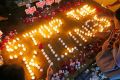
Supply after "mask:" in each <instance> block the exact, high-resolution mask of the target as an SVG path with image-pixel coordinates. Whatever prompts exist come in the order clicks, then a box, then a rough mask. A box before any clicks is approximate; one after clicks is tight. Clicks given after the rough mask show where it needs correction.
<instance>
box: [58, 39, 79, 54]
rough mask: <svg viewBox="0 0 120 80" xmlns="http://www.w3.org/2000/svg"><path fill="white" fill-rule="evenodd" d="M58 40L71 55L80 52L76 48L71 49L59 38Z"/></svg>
mask: <svg viewBox="0 0 120 80" xmlns="http://www.w3.org/2000/svg"><path fill="white" fill-rule="evenodd" d="M58 40H59V41H60V42H61V44H62V45H63V46H64V47H65V48H66V49H67V51H68V52H69V53H73V52H74V51H75V50H78V49H77V47H76V46H75V47H73V48H71V49H70V48H69V47H68V46H67V45H66V43H65V42H64V41H63V39H62V38H59V39H58Z"/></svg>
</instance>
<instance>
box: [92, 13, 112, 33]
mask: <svg viewBox="0 0 120 80" xmlns="http://www.w3.org/2000/svg"><path fill="white" fill-rule="evenodd" d="M93 19H94V20H96V21H97V22H98V23H96V24H95V25H94V26H99V27H100V29H99V31H100V32H102V31H103V30H104V28H108V27H109V26H111V23H110V20H109V19H107V18H104V17H102V18H98V16H97V15H95V16H94V17H93Z"/></svg>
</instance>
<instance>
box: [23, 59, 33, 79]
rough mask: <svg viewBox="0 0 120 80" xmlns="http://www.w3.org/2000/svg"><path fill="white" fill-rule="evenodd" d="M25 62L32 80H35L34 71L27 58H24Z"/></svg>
mask: <svg viewBox="0 0 120 80" xmlns="http://www.w3.org/2000/svg"><path fill="white" fill-rule="evenodd" d="M23 62H24V63H25V66H26V68H27V70H28V72H29V74H30V76H31V79H32V80H34V79H35V74H34V72H33V71H32V69H31V67H30V65H29V62H27V59H26V58H25V57H23Z"/></svg>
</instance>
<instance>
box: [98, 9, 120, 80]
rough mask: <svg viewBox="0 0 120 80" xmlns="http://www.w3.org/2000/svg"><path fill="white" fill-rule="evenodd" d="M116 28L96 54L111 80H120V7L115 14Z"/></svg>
mask: <svg viewBox="0 0 120 80" xmlns="http://www.w3.org/2000/svg"><path fill="white" fill-rule="evenodd" d="M113 20H114V24H115V29H114V30H113V31H112V33H111V35H110V37H109V38H108V39H107V40H106V41H105V42H104V44H103V46H102V51H101V52H99V53H98V55H97V56H96V62H97V65H98V66H99V67H100V69H101V71H102V72H103V73H104V74H105V75H106V76H107V77H109V78H110V79H111V80H120V8H119V9H118V10H117V11H116V12H115V15H114V18H113Z"/></svg>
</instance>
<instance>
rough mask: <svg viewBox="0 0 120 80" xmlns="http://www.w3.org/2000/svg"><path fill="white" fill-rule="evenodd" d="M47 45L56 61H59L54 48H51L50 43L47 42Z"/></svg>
mask: <svg viewBox="0 0 120 80" xmlns="http://www.w3.org/2000/svg"><path fill="white" fill-rule="evenodd" d="M48 47H49V48H50V50H51V52H52V54H53V55H54V56H55V57H56V58H57V60H58V61H60V57H58V54H56V52H55V50H54V49H53V47H52V45H51V44H48Z"/></svg>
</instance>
